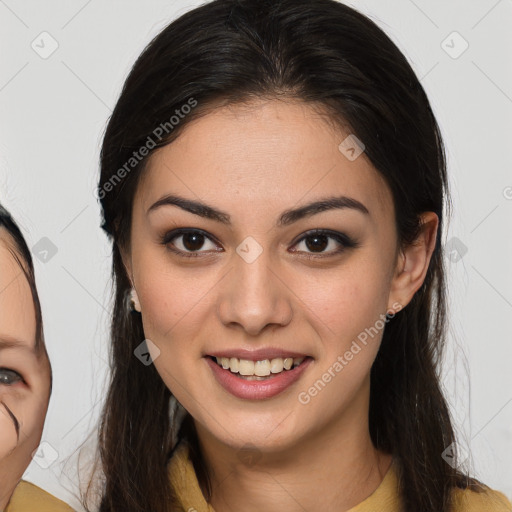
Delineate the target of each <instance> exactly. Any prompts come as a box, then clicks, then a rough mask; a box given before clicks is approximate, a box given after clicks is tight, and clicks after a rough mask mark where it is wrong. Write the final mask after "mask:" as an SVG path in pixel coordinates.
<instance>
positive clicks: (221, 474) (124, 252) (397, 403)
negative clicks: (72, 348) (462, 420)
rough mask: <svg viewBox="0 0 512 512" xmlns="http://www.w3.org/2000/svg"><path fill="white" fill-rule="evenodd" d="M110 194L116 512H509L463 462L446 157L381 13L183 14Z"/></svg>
mask: <svg viewBox="0 0 512 512" xmlns="http://www.w3.org/2000/svg"><path fill="white" fill-rule="evenodd" d="M98 197H99V199H100V201H101V207H102V212H103V219H104V222H103V225H102V227H103V229H104V230H105V231H106V233H107V234H108V235H109V237H110V238H111V240H112V242H113V276H114V281H115V304H114V311H113V317H112V327H111V337H112V378H111V383H110V388H109V391H108V396H107V400H106V403H105V407H104V412H103V416H102V420H101V426H100V432H99V448H100V465H101V470H102V471H101V472H102V475H100V476H102V480H101V481H100V485H101V487H100V489H101V491H100V496H99V499H98V502H99V509H100V510H101V511H104V512H106V511H121V510H122V511H125V510H130V511H147V510H151V511H154V512H163V511H169V510H185V511H186V510H188V511H192V510H197V511H198V512H202V511H208V510H209V511H212V510H215V511H217V512H220V511H227V510H244V511H253V510H254V511H256V510H258V511H259V510H262V509H264V510H267V511H274V510H276V511H277V510H280V511H281V510H286V511H299V510H300V511H303V510H329V511H331V510H332V511H349V510H350V511H352V512H355V511H357V512H364V511H374V510H379V511H382V512H384V511H399V510H400V511H422V512H434V511H435V512H439V511H443V512H449V511H450V512H455V511H457V512H458V511H477V510H478V511H481V510H487V511H505V510H510V507H511V505H510V503H509V502H508V501H507V499H506V498H505V497H504V496H503V495H502V494H500V493H498V492H495V491H492V490H490V489H489V488H486V487H485V486H484V485H483V484H479V483H478V482H477V481H475V480H472V479H470V478H469V477H468V476H467V475H466V474H465V472H464V471H463V468H462V465H461V463H462V462H463V461H459V460H457V457H453V453H454V446H456V445H455V444H454V442H455V438H454V432H453V428H452V424H451V420H450V415H449V410H448V407H447V404H446V401H445V398H444V397H443V395H442V393H441V389H440V384H439V379H438V373H437V362H438V361H439V359H440V357H441V353H442V348H443V345H444V332H445V324H446V311H445V275H444V269H443V249H442V242H441V237H440V235H441V233H442V228H443V222H444V221H445V207H448V205H449V202H448V190H447V176H446V164H445V157H444V149H443V143H442V140H441V136H440V131H439V128H438V125H437V123H436V120H435V118H434V115H433V113H432V111H431V108H430V105H429V102H428V99H427V97H426V95H425V92H424V90H423V88H422V87H421V85H420V83H419V82H418V79H417V77H416V76H415V74H414V72H413V71H412V69H411V67H410V65H409V64H408V63H407V61H406V59H405V57H404V56H403V55H402V54H401V52H400V51H399V50H398V49H397V47H396V46H395V45H394V44H393V43H392V42H391V40H390V39H389V38H388V37H387V36H386V35H385V34H384V33H383V32H382V31H381V30H380V29H379V28H378V27H377V26H376V25H375V24H374V23H373V22H371V21H370V20H369V19H368V18H366V17H364V16H363V15H361V14H359V13H358V12H356V11H354V10H353V9H351V8H349V7H347V6H344V5H343V4H340V3H338V2H335V1H332V0H317V1H314V2H311V1H305V0H284V1H281V2H271V1H269V0H259V1H254V0H251V1H246V0H236V1H235V0H217V1H214V2H211V3H208V4H206V5H203V6H201V7H198V8H196V9H194V10H192V11H190V12H188V13H186V14H184V15H183V16H181V17H180V18H179V19H177V20H176V21H174V22H173V23H171V24H170V25H169V26H168V27H167V28H165V29H164V30H163V31H162V32H161V33H160V34H159V35H158V36H157V37H156V38H155V39H154V40H153V41H152V42H151V43H150V44H149V45H148V47H147V48H146V49H145V50H144V52H143V53H142V55H141V56H140V57H139V59H138V60H137V62H136V63H135V65H134V67H133V69H132V70H131V73H130V75H129V76H128V78H127V80H126V82H125V84H124V88H123V90H122V93H121V95H120V98H119V100H118V102H117V105H116V107H115V109H114V111H113V114H112V117H111V118H110V120H109V123H108V127H107V129H106V133H105V136H104V140H103V146H102V152H101V177H100V182H99V186H98ZM130 303H131V304H132V310H130V306H129V304H130ZM176 412H178V413H180V414H179V415H176ZM180 415H181V416H183V415H184V419H183V421H182V422H180V421H179V417H180Z"/></svg>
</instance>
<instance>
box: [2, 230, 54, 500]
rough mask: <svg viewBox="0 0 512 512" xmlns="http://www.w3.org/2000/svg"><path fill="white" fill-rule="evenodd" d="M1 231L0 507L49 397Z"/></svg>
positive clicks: (23, 291)
mask: <svg viewBox="0 0 512 512" xmlns="http://www.w3.org/2000/svg"><path fill="white" fill-rule="evenodd" d="M11 244H12V242H11V241H9V235H8V234H7V232H6V231H5V229H3V228H0V269H1V271H0V505H1V504H2V502H3V501H5V499H6V498H8V495H10V493H11V492H12V490H13V488H14V487H15V486H16V484H17V482H18V480H19V479H20V478H21V476H22V475H23V473H24V471H25V469H26V468H27V466H28V465H29V463H30V461H31V459H32V452H33V451H34V450H35V449H36V448H37V446H38V444H39V441H40V439H41V434H42V431H43V424H44V419H45V416H46V410H47V407H48V400H49V397H50V366H49V362H48V359H47V357H46V355H44V353H43V354H37V353H36V351H35V336H36V318H35V308H34V302H33V298H32V294H31V291H30V286H29V284H28V282H27V279H26V277H25V274H24V273H23V271H22V269H21V268H20V266H19V265H18V263H17V262H16V260H15V259H14V257H13V255H12V253H11V252H10V251H9V249H8V247H9V246H10V245H11Z"/></svg>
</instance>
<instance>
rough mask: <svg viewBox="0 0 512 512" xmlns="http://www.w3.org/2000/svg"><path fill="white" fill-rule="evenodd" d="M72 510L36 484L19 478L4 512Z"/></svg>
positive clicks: (65, 511) (60, 511)
mask: <svg viewBox="0 0 512 512" xmlns="http://www.w3.org/2000/svg"><path fill="white" fill-rule="evenodd" d="M34 510H37V511H38V512H73V509H72V508H71V507H70V506H69V505H66V503H64V502H63V501H61V500H59V499H58V498H56V497H55V496H52V495H51V494H50V493H48V492H46V491H44V490H43V489H41V488H40V487H38V486H37V485H34V484H31V483H30V482H26V481H24V480H21V482H20V483H19V484H18V485H17V486H16V489H15V490H14V493H13V495H12V497H11V500H10V501H9V504H8V505H7V508H6V509H5V512H33V511H34Z"/></svg>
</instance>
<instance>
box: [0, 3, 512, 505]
mask: <svg viewBox="0 0 512 512" xmlns="http://www.w3.org/2000/svg"><path fill="white" fill-rule="evenodd" d="M196 5H199V2H195V3H192V2H188V1H181V2H178V1H176V2H172V1H169V0H151V1H146V2H135V1H133V0H132V1H126V0H123V1H120V0H117V1H112V0H109V1H105V0H104V1H99V0H89V1H87V0H80V1H77V0H73V1H69V0H68V1H67V2H64V1H60V2H59V1H45V2H29V1H25V0H2V1H0V47H1V50H2V52H1V60H0V116H1V117H0V119H1V122H0V202H2V203H3V204H4V205H5V206H6V207H7V208H8V209H10V210H11V212H12V214H13V215H14V217H15V218H16V219H17V221H18V222H19V224H20V225H21V227H22V230H23V231H24V233H25V235H26V237H27V241H28V244H29V246H30V247H33V246H34V244H36V243H37V242H38V241H39V240H40V239H41V238H43V237H47V238H49V239H50V240H51V241H52V243H53V244H55V246H56V248H57V251H58V252H57V253H56V254H55V256H53V257H52V258H51V259H50V260H49V261H47V262H46V263H43V262H41V261H39V260H38V258H37V257H35V265H36V273H37V282H38V287H39V292H40V296H41V300H42V305H43V315H44V322H45V333H46V339H47V346H48V351H49V354H50V358H51V362H52V365H53V372H54V391H53V395H52V398H51V403H50V408H49V411H48V416H47V422H46V426H45V430H44V433H43V440H44V442H46V443H49V445H50V446H51V447H52V448H53V449H55V451H56V456H57V457H58V458H57V460H55V462H53V464H52V465H51V466H50V467H49V468H48V469H43V468H41V467H39V466H38V465H37V464H36V463H35V462H33V463H32V464H31V466H30V467H29V469H28V470H27V473H26V475H25V478H26V479H28V480H30V481H32V482H34V483H36V484H38V485H40V486H41V487H43V488H45V489H47V490H48V491H50V492H52V493H53V494H55V495H57V496H59V497H60V498H62V499H64V500H66V501H68V502H69V503H70V504H71V505H72V506H74V507H76V508H77V509H80V507H79V505H78V502H77V501H76V499H75V498H73V493H74V492H75V489H74V477H73V476H72V475H73V467H74V465H73V464H74V462H73V460H72V459H70V458H69V457H70V456H72V455H73V453H74V452H75V451H76V449H77V447H78V446H79V445H80V443H82V442H83V441H84V439H85V437H86V436H87V434H89V433H90V432H91V431H92V430H93V428H94V425H95V422H96V420H97V417H98V413H99V408H100V404H101V399H102V397H103V395H104V390H105V388H104V382H105V376H106V368H107V367H106V363H105V361H106V360H107V351H106V347H107V344H108V335H107V332H108V322H109V311H110V292H109V290H110V247H109V245H108V243H107V239H106V237H105V236H104V234H103V233H102V231H101V230H100V227H99V226H100V213H99V205H98V204H97V202H96V199H95V197H94V192H93V191H94V187H95V184H96V181H97V178H98V155H99V146H100V142H101V136H102V134H103V130H104V128H105V125H106V121H107V119H108V117H109V115H110V113H111V110H112V108H113V106H114V105H115V102H116V99H117V96H118V94H119V92H120V89H121V86H122V83H123V81H124V79H125V77H126V75H127V73H128V71H129V69H130V67H131V65H132V64H133V62H134V61H135V59H136V57H137V56H138V55H139V53H140V52H141V51H142V49H143V48H144V46H145V45H146V44H147V43H148V42H149V41H150V39H152V37H153V36H154V35H156V34H157V33H158V32H159V31H160V30H161V29H163V28H164V26H166V25H167V24H168V23H169V22H170V21H171V20H172V19H173V18H175V17H176V16H177V15H179V14H182V13H183V12H185V11H187V10H188V9H189V8H191V7H192V6H196ZM351 5H353V6H356V7H357V8H358V9H359V10H361V11H362V12H364V13H365V14H367V15H369V16H370V17H371V18H372V19H373V20H374V21H375V22H377V24H378V25H379V26H381V27H382V28H383V29H384V30H385V31H386V33H387V34H388V35H389V36H390V37H391V38H392V39H393V40H394V41H395V43H396V44H397V45H398V46H399V47H400V49H401V50H402V51H403V52H404V53H405V54H406V56H407V57H408V59H409V61H410V62H411V64H412V66H413V68H414V70H415V71H416V73H417V75H418V77H419V78H420V79H421V82H422V84H423V86H424V87H425V89H426V91H427V94H428V96H429V98H430V101H431V104H432V107H433V109H434V112H435V114H436V116H437V118H438V121H439V124H440V125H441V129H442V132H443V135H444V138H445V143H446V146H447V152H448V163H449V173H450V179H451V182H452V193H453V201H454V216H453V220H452V222H451V224H450V226H449V230H448V232H447V233H446V234H445V237H446V238H445V239H446V240H450V239H452V238H453V237H456V238H457V239H458V240H460V242H461V243H462V244H464V246H466V247H467V253H465V254H464V256H463V257H462V258H461V259H460V260H459V261H458V262H452V261H448V260H447V264H448V268H449V271H450V281H449V285H450V287H451V311H450V320H451V328H450V344H449V350H448V353H447V359H446V365H445V367H444V370H443V381H444V384H445V386H446V389H447V393H448V396H449V401H450V403H451V405H452V407H453V413H454V416H455V417H456V421H457V425H458V430H460V431H461V432H462V433H463V434H464V437H463V438H461V441H463V442H464V443H466V445H467V446H468V447H469V451H470V458H469V462H470V463H471V465H472V471H473V473H474V475H475V476H477V477H478V478H480V479H482V480H483V481H484V482H485V483H487V484H488V485H490V486H491V487H494V488H497V489H500V490H502V491H504V492H505V493H506V494H507V495H508V496H509V497H511V498H512V376H511V371H510V362H511V361H512V339H511V335H510V319H511V318H512V272H511V270H510V269H511V262H512V229H511V225H512V223H511V220H512V188H511V187H512V173H511V160H512V158H511V156H510V155H511V153H510V145H511V141H512V128H511V122H510V119H511V114H512V66H511V64H510V55H511V54H512V32H511V31H510V26H511V23H512V0H500V1H496V0H485V1H484V0H472V1H467V0H466V1H462V0H459V1H451V2H445V1H442V0H435V1H433V0H429V1H427V0H415V1H414V2H413V1H412V0H394V1H392V2H382V1H379V0H368V1H361V2H357V1H353V2H351ZM43 31H47V32H48V33H49V34H51V37H52V38H54V39H55V40H56V41H57V43H58V48H57V50H56V51H55V52H54V53H53V54H52V55H51V56H49V57H48V58H47V59H43V58H41V57H40V56H39V55H38V54H37V53H36V52H35V51H34V50H33V49H32V48H31V44H32V41H34V40H35V41H36V43H37V42H38V41H39V45H40V46H42V44H41V43H40V37H39V38H38V36H39V35H40V34H41V32H43ZM453 31H456V32H458V33H459V34H460V36H462V38H464V40H465V41H467V43H468V44H469V47H468V48H467V50H466V51H465V52H464V53H462V54H461V55H460V56H458V58H452V56H450V55H449V54H448V53H447V52H446V51H445V49H448V50H449V48H447V47H448V46H451V47H452V49H451V50H449V51H451V52H452V54H453V52H457V51H458V50H460V49H462V48H463V46H461V45H462V44H464V43H463V41H462V40H461V39H460V38H458V36H457V35H455V36H453V35H450V34H452V32H453ZM448 36H450V37H448ZM42 37H48V36H42ZM447 37H448V39H447ZM45 41H46V42H45V48H47V49H48V48H50V46H49V44H50V40H49V39H46V40H45ZM443 41H446V42H445V43H444V44H443ZM459 246H460V244H459ZM50 453H53V452H51V449H50Z"/></svg>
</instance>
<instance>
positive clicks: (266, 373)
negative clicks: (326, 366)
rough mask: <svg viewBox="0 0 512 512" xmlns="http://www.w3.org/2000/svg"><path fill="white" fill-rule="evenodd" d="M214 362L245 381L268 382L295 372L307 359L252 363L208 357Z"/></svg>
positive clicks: (281, 359) (246, 360) (288, 358)
mask: <svg viewBox="0 0 512 512" xmlns="http://www.w3.org/2000/svg"><path fill="white" fill-rule="evenodd" d="M208 357H209V358H210V359H211V360H212V361H214V362H215V363H216V364H217V365H219V366H220V367H221V368H223V369H224V370H229V371H230V372H231V373H234V374H236V375H237V377H239V378H241V379H245V380H266V379H269V378H272V377H276V376H277V375H280V374H281V373H283V372H289V371H293V370H294V369H295V368H297V367H298V366H300V365H301V364H302V363H303V362H304V361H305V360H307V359H311V358H310V357H309V356H306V357H295V358H293V357H285V358H283V357H276V358H273V359H263V360H261V361H251V360H248V359H239V358H237V357H215V356H208Z"/></svg>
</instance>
